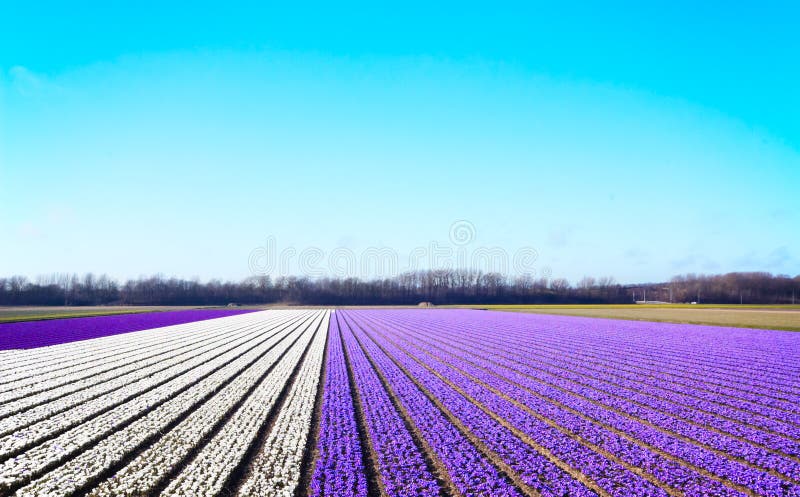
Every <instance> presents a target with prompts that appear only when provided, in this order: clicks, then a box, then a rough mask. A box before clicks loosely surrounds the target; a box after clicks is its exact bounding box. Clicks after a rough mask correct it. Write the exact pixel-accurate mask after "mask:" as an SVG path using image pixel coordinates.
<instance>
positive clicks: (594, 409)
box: [410, 337, 800, 496]
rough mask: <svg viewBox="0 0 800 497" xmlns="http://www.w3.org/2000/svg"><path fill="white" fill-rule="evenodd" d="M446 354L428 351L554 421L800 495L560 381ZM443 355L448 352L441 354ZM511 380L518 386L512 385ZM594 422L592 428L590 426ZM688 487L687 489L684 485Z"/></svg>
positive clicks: (658, 469)
mask: <svg viewBox="0 0 800 497" xmlns="http://www.w3.org/2000/svg"><path fill="white" fill-rule="evenodd" d="M415 338H416V337H415ZM415 338H412V339H411V342H410V343H413V344H414V345H415V346H416V344H418V343H419V340H416V339H415ZM446 349H447V347H444V348H437V349H432V348H429V347H426V350H428V351H430V352H431V353H432V354H434V355H436V356H437V357H438V358H440V359H441V360H442V361H443V364H444V363H446V364H448V365H450V364H452V365H454V366H456V367H457V368H459V369H461V370H463V371H465V372H466V373H468V374H470V375H472V376H474V377H476V378H479V379H480V380H481V381H484V382H486V383H487V384H489V385H490V386H492V387H493V388H496V389H497V390H499V391H501V392H502V393H503V394H505V395H508V396H509V397H511V398H514V399H515V400H517V401H519V402H521V403H523V404H525V405H526V406H528V407H530V408H532V409H534V410H535V411H537V412H543V411H545V410H547V409H549V410H550V412H551V413H552V414H550V415H549V416H548V417H550V418H551V419H565V420H568V422H570V423H573V424H575V425H580V424H583V423H584V422H587V421H589V420H596V421H598V422H600V423H603V424H604V425H607V426H610V427H612V428H614V429H615V430H618V431H619V432H621V433H625V434H627V435H629V436H631V437H632V438H635V439H636V440H640V441H643V442H646V443H647V444H648V445H650V446H653V447H655V448H657V449H660V450H661V451H663V452H664V453H666V454H670V455H671V456H673V457H676V458H679V459H680V460H683V461H687V462H689V463H691V464H694V465H697V466H699V467H702V468H703V469H705V470H708V471H710V472H711V473H714V474H716V475H719V476H722V477H724V478H726V479H728V480H730V481H733V482H735V483H737V484H739V485H743V486H747V487H749V488H751V489H752V490H753V491H755V492H758V493H759V494H761V495H775V496H778V495H784V492H785V491H787V490H791V491H792V492H800V487H797V486H793V485H791V484H789V483H787V482H785V481H782V480H780V479H778V478H776V477H774V476H772V475H769V474H766V473H765V472H763V471H759V470H756V469H753V468H750V467H747V466H745V465H742V464H740V463H738V462H735V461H732V460H730V459H727V458H724V457H722V456H720V455H717V454H715V453H713V452H710V451H708V450H706V449H703V448H701V447H698V446H697V445H695V444H691V443H687V442H684V441H682V440H680V439H677V438H676V437H673V436H670V435H668V434H665V433H663V432H661V431H658V430H655V429H653V428H651V427H649V426H646V425H642V424H640V423H637V422H636V421H633V420H630V419H628V418H626V417H624V416H622V415H620V414H618V413H617V412H614V411H611V410H608V409H606V408H603V407H599V406H597V405H595V404H594V403H592V402H589V401H587V400H584V399H582V398H581V397H578V396H577V395H573V394H569V393H565V392H563V391H562V390H561V389H560V388H563V385H561V384H559V383H561V382H558V381H556V382H555V384H554V386H552V387H550V386H546V385H544V384H542V383H539V382H536V381H533V380H531V379H529V378H527V377H525V376H523V375H520V374H514V373H513V372H510V371H509V370H508V369H507V368H499V367H497V366H495V365H493V364H491V363H487V361H480V360H479V359H475V360H476V361H477V362H478V363H479V365H480V367H477V366H475V365H473V364H474V363H470V362H467V361H464V360H462V359H461V358H460V352H459V351H458V350H453V349H450V350H449V351H448V350H446ZM443 350H444V352H442V351H443ZM451 354H454V355H451ZM512 381H513V382H514V383H511V382H512ZM520 386H521V387H523V388H524V389H528V390H529V391H530V392H535V393H536V394H538V395H532V394H531V393H529V391H526V390H524V389H521V388H519V387H520ZM576 390H578V393H579V394H587V393H591V389H587V388H584V389H582V390H581V389H580V388H577V389H576ZM543 398H544V399H552V400H555V401H557V402H559V403H560V404H562V405H564V406H565V407H567V408H569V409H572V411H568V410H565V409H562V408H559V407H557V406H552V407H551V406H550V405H549V404H550V402H549V401H548V400H544V399H543ZM606 400H608V399H606ZM609 407H612V408H615V409H618V410H620V411H622V412H624V411H623V409H624V406H623V405H622V404H621V403H620V402H615V401H611V402H610V405H609ZM574 413H581V414H584V415H585V417H584V416H578V415H577V414H574ZM587 417H588V418H589V419H588V420H587V419H586V418H587ZM570 418H571V419H570ZM589 422H590V423H591V421H589ZM593 426H597V425H586V430H587V431H591V430H593V429H596V428H593ZM620 442H621V440H617V443H620ZM622 443H630V442H622ZM651 461H652V462H653V463H654V464H652V465H651V466H650V467H646V468H647V469H648V470H649V471H651V472H652V473H653V474H664V473H663V469H662V468H664V469H666V468H670V469H669V471H672V472H674V471H675V469H674V466H675V463H674V462H673V461H671V460H668V459H666V458H664V457H663V456H661V455H660V454H657V453H656V457H653V458H652V459H651ZM696 479H697V481H698V487H697V488H709V485H711V486H715V487H718V486H719V484H718V483H717V482H713V481H711V480H708V479H706V478H705V477H700V475H698V477H696ZM684 485H686V484H685V483H684Z"/></svg>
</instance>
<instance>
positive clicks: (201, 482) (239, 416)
mask: <svg viewBox="0 0 800 497" xmlns="http://www.w3.org/2000/svg"><path fill="white" fill-rule="evenodd" d="M325 314H327V313H325ZM323 318H324V314H322V313H321V314H320V315H319V316H318V317H317V319H315V320H314V322H312V323H311V324H310V325H309V326H308V327H307V328H306V332H305V334H304V335H303V337H302V338H301V339H300V340H298V341H297V343H296V344H295V345H294V346H293V347H292V349H291V350H289V351H288V353H287V354H286V356H285V357H284V358H283V360H281V362H280V363H279V364H278V365H277V366H276V367H275V369H273V370H272V371H271V372H270V373H269V375H268V376H267V377H266V378H265V379H264V380H263V381H262V382H261V383H260V384H259V385H258V387H257V388H256V389H255V390H254V391H253V392H252V394H251V395H250V396H249V397H248V398H247V399H246V400H245V402H244V403H243V404H242V405H241V406H240V407H239V409H237V410H236V412H235V413H233V414H232V415H231V416H230V418H229V419H227V420H226V423H225V425H224V426H223V427H222V429H221V430H220V431H219V432H218V433H217V434H216V435H215V436H214V438H212V439H211V440H210V441H209V443H208V444H207V445H206V446H205V447H203V449H202V450H201V451H200V452H199V453H198V454H197V456H196V457H195V458H194V459H193V460H192V461H191V462H190V463H189V464H188V465H187V466H186V467H185V468H183V470H182V471H181V473H180V474H178V475H177V476H176V477H175V478H174V479H173V480H172V481H171V482H170V484H169V486H167V488H166V489H165V490H164V492H163V493H162V495H216V494H217V493H218V492H220V491H221V490H222V487H223V485H224V484H225V482H226V480H227V478H228V477H229V476H230V474H231V473H232V472H233V470H234V469H235V468H236V465H237V463H238V462H239V461H241V460H242V458H243V457H244V455H245V453H246V452H247V449H248V447H249V446H250V445H251V444H252V443H254V442H255V437H256V435H257V434H258V430H259V428H260V427H261V426H262V425H263V424H264V423H265V422H266V420H267V417H268V415H269V413H270V412H271V411H272V410H273V409H274V408H275V402H276V401H277V399H278V396H279V394H280V392H281V390H282V389H283V388H284V386H285V385H286V382H287V381H288V380H289V378H290V376H291V373H292V371H293V370H294V369H295V368H296V367H297V364H298V361H299V360H300V358H301V357H302V355H303V351H304V350H305V349H306V347H307V346H308V344H309V342H310V341H311V340H312V338H313V337H315V336H318V335H319V333H316V330H317V329H318V326H319V324H320V322H321V320H322V319H323ZM218 412H219V411H218ZM198 414H199V413H198ZM217 416H219V415H218V414H217ZM217 420H218V417H217V418H216V419H215V421H217ZM213 424H214V423H213V422H208V423H207V424H206V426H207V428H208V429H210V428H211V426H213ZM204 431H205V430H204ZM198 434H200V433H198ZM170 435H174V437H173V438H177V439H179V440H180V441H181V442H180V443H181V444H182V445H183V449H184V450H178V451H177V452H179V454H176V455H178V456H180V455H181V454H180V453H181V452H185V451H186V450H187V449H190V447H191V446H192V445H193V444H195V443H196V439H195V440H192V439H191V438H190V437H187V436H186V435H185V434H180V433H175V434H172V433H171V434H169V435H167V436H166V437H164V439H162V440H163V441H164V442H166V444H167V445H163V444H162V445H163V446H164V447H169V448H170V450H171V451H173V452H176V450H175V446H176V444H175V443H174V442H173V443H169V442H170V441H169V440H168V439H169V438H170ZM174 460H177V458H173V461H174ZM115 481H116V478H115ZM114 488H116V489H117V490H123V489H126V486H124V485H115V487H111V490H112V491H111V492H105V493H96V494H93V495H94V496H98V497H99V496H111V495H114V494H115V492H114V491H113V489H114ZM140 490H142V489H140Z"/></svg>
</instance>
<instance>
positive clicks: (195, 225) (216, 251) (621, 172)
mask: <svg viewBox="0 0 800 497" xmlns="http://www.w3.org/2000/svg"><path fill="white" fill-rule="evenodd" d="M0 19H2V21H0V23H2V29H0V233H2V234H3V236H2V243H0V274H2V275H9V274H24V275H28V276H32V277H33V276H35V275H37V274H41V273H49V272H55V271H70V272H72V271H75V272H84V271H93V272H96V273H108V274H111V275H114V276H117V277H130V276H138V275H141V274H152V273H157V272H160V273H164V274H166V275H176V276H182V277H192V276H197V277H199V278H201V279H207V278H211V277H221V278H232V279H238V278H241V277H244V276H247V275H248V274H249V273H250V267H249V266H248V261H249V259H250V255H251V254H252V253H253V250H254V249H256V248H257V247H260V246H264V244H265V243H266V240H267V239H268V237H273V238H274V239H275V240H276V246H277V249H278V250H284V249H289V250H291V249H292V248H294V249H295V250H296V251H297V252H301V251H303V250H304V249H308V248H309V247H313V248H318V249H319V250H321V251H322V253H324V254H325V257H327V256H328V255H329V254H330V253H331V252H332V251H333V250H334V249H336V248H337V247H342V248H345V249H347V250H350V251H352V253H354V254H361V253H362V252H363V251H364V250H365V249H367V248H369V247H389V248H391V249H393V250H394V251H396V253H397V254H398V255H399V257H400V265H401V266H403V265H404V263H405V262H406V260H407V257H408V255H409V254H411V253H414V250H415V248H416V247H431V243H437V244H441V245H444V246H447V245H448V244H449V245H452V243H451V242H450V240H449V238H448V233H449V229H450V226H451V224H452V223H453V222H454V221H456V220H468V221H469V222H470V223H471V225H472V226H473V227H474V230H475V231H474V233H475V236H474V239H473V240H472V241H471V243H470V244H469V245H468V246H466V247H465V248H466V249H468V250H470V251H474V250H476V249H479V248H481V247H488V248H493V247H499V248H502V249H503V250H505V251H506V252H507V253H509V254H513V253H516V252H517V251H519V250H520V249H521V248H525V247H531V248H534V249H535V250H536V253H537V254H538V258H537V260H536V261H535V264H534V265H533V267H534V268H535V270H536V271H538V272H539V274H541V273H542V272H545V273H549V274H552V275H553V276H563V277H566V278H568V279H570V280H572V281H575V280H577V279H578V278H580V277H582V276H583V275H587V274H588V275H595V276H603V275H612V276H614V277H616V278H617V280H619V281H622V282H638V281H649V280H660V279H665V278H668V277H670V276H672V275H674V274H678V273H687V272H702V273H716V272H727V271H748V270H763V271H770V272H773V273H786V274H791V275H796V274H799V273H800V249H799V247H800V230H798V229H797V228H798V226H800V207H798V200H797V197H798V192H800V119H798V116H800V92H799V91H798V90H797V88H800V62H799V61H800V59H798V56H797V54H798V53H800V37H798V36H797V35H796V26H797V25H798V23H800V7H798V6H797V4H796V3H792V2H783V3H781V2H766V3H765V5H756V3H755V2H754V3H752V5H749V6H748V5H738V4H731V3H730V2H724V3H723V2H705V3H704V4H703V5H696V3H694V2H663V3H661V2H659V3H655V2H650V3H648V4H647V5H642V3H641V2H611V3H604V4H603V5H602V6H600V5H599V4H598V3H593V4H588V3H586V4H583V3H572V4H567V3H563V4H561V5H559V6H558V7H555V6H553V5H552V4H537V3H530V2H528V3H525V4H524V5H523V4H521V5H515V4H498V5H496V6H492V8H491V9H490V8H489V7H488V6H486V5H484V6H479V7H471V6H469V5H464V4H463V3H458V4H455V3H454V4H450V5H447V4H440V6H438V7H435V6H431V5H428V4H427V3H413V2H406V3H404V4H403V5H402V6H391V7H389V6H383V5H376V4H374V3H370V4H364V5H361V4H342V3H339V4H337V5H336V6H335V7H331V6H327V7H326V6H315V5H311V4H306V5H305V6H304V8H302V9H299V8H298V9H287V8H286V7H275V6H271V5H263V4H256V3H252V4H242V3H240V4H236V5H234V4H232V3H229V4H226V5H225V6H224V7H223V6H219V7H209V8H201V7H198V6H193V7H171V8H169V9H168V10H164V8H163V7H161V6H160V5H159V3H156V2H153V3H149V4H148V3H142V2H137V3H135V4H134V3H130V4H129V5H124V4H123V3H122V2H105V3H100V2H97V4H96V5H90V4H88V3H87V4H84V6H83V7H76V6H74V5H68V3H67V2H64V3H62V4H49V3H48V2H41V3H39V4H37V5H28V6H20V5H18V6H13V5H9V4H4V5H3V6H2V7H0ZM286 253H288V252H286ZM326 261H327V259H323V260H322V261H320V262H319V263H318V264H317V265H318V266H321V267H323V268H324V267H326ZM292 264H294V266H292ZM289 269H290V270H291V271H292V272H302V271H304V269H303V268H302V267H298V266H297V262H296V261H295V262H292V263H290V266H289ZM306 269H307V268H306Z"/></svg>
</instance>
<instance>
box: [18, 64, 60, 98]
mask: <svg viewBox="0 0 800 497" xmlns="http://www.w3.org/2000/svg"><path fill="white" fill-rule="evenodd" d="M8 75H9V77H10V82H11V87H12V88H13V89H14V90H15V91H17V93H19V94H20V95H22V96H25V97H30V96H35V95H39V94H42V93H44V92H51V91H54V90H60V87H59V86H58V85H57V84H56V83H54V82H53V81H51V80H49V79H48V78H47V77H46V76H44V75H43V74H38V73H36V72H34V71H31V70H30V69H28V68H27V67H25V66H13V67H12V68H11V69H9V70H8Z"/></svg>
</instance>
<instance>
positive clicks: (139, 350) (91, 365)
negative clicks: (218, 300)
mask: <svg viewBox="0 0 800 497" xmlns="http://www.w3.org/2000/svg"><path fill="white" fill-rule="evenodd" d="M209 321H211V320H209ZM256 322H257V321H256ZM220 325H223V326H220ZM242 325H246V322H244V323H242V322H239V321H238V320H236V321H224V322H223V323H217V324H216V325H212V324H209V323H207V322H205V321H201V322H197V323H189V326H187V327H186V328H184V329H183V330H181V331H180V332H170V331H169V330H168V328H158V329H157V331H158V334H157V335H156V336H155V337H152V338H151V339H148V340H147V341H146V342H139V341H137V340H136V338H137V337H136V335H138V334H140V333H145V331H139V332H132V333H128V334H125V335H126V336H125V337H123V336H122V335H118V336H117V337H114V338H115V339H116V340H126V339H129V340H131V341H132V342H136V344H135V346H132V347H130V348H129V349H128V350H126V351H117V352H116V353H115V354H112V355H110V356H107V357H106V356H94V355H92V353H91V351H89V350H88V349H86V350H81V349H76V350H74V351H72V352H71V355H72V357H73V360H72V361H71V362H70V363H69V364H62V365H61V366H60V367H57V368H54V367H53V366H52V365H51V364H48V363H46V362H45V363H43V364H42V365H39V366H38V367H36V368H34V367H31V368H28V369H26V370H25V371H22V370H17V371H16V372H15V373H14V374H13V375H4V380H5V381H4V383H3V385H2V386H0V392H2V393H0V401H3V402H8V401H10V400H13V399H17V398H21V397H22V396H24V395H30V394H33V393H37V392H41V391H44V390H47V389H51V388H55V387H58V386H61V385H64V384H67V383H69V382H71V381H75V380H77V379H80V378H86V377H90V376H91V375H95V374H99V373H102V372H104V371H108V370H110V369H113V368H114V367H117V366H120V365H124V364H127V363H130V362H131V361H132V360H135V359H137V358H139V357H147V356H150V355H153V354H157V353H160V352H163V351H164V350H168V349H170V348H172V347H174V346H178V345H179V344H180V343H182V342H183V341H185V340H187V339H192V337H194V336H196V335H197V334H200V333H206V332H207V331H211V332H213V333H219V332H220V330H221V329H223V330H230V329H235V328H236V327H238V326H242ZM148 331H150V330H148ZM94 340H102V339H94ZM94 340H86V341H85V342H82V343H87V346H88V343H89V342H92V341H94ZM87 357H90V360H88V361H87V360H86V358H87ZM73 363H74V364H73ZM12 380H13V381H12Z"/></svg>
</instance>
